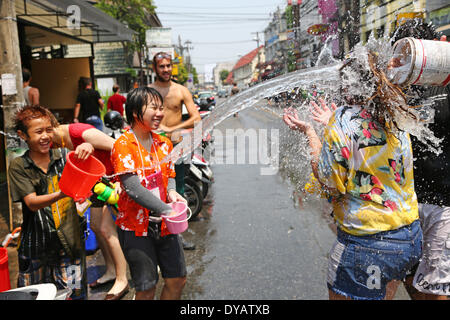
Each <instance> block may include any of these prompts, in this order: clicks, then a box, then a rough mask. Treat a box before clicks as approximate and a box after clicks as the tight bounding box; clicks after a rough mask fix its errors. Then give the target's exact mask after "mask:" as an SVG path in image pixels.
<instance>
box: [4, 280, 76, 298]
mask: <svg viewBox="0 0 450 320" xmlns="http://www.w3.org/2000/svg"><path fill="white" fill-rule="evenodd" d="M71 294H72V289H70V288H66V289H61V290H57V288H56V286H55V285H54V284H53V283H41V284H34V285H31V286H26V287H21V288H16V289H11V290H8V291H3V292H0V301H2V300H71V299H70V295H71Z"/></svg>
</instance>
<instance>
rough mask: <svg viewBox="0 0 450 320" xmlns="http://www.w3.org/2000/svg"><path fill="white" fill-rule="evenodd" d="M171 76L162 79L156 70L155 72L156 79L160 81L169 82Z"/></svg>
mask: <svg viewBox="0 0 450 320" xmlns="http://www.w3.org/2000/svg"><path fill="white" fill-rule="evenodd" d="M171 78H172V77H169V79H168V80H166V79H164V78H163V77H161V76H160V75H159V73H158V72H156V79H157V80H158V81H160V82H170V79H171Z"/></svg>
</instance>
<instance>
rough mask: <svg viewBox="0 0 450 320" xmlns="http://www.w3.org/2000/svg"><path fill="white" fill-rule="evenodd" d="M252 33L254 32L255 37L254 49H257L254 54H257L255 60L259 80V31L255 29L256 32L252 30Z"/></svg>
mask: <svg viewBox="0 0 450 320" xmlns="http://www.w3.org/2000/svg"><path fill="white" fill-rule="evenodd" d="M252 34H256V38H255V39H253V40H254V41H256V49H257V51H256V55H257V56H258V62H257V68H258V80H259V76H260V74H261V72H260V71H261V70H259V68H260V65H259V64H260V63H261V59H260V57H259V32H258V31H257V32H252Z"/></svg>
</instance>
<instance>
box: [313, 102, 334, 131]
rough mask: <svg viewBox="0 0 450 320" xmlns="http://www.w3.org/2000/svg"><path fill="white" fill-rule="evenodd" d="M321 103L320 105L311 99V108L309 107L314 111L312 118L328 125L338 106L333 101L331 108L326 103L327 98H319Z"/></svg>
mask: <svg viewBox="0 0 450 320" xmlns="http://www.w3.org/2000/svg"><path fill="white" fill-rule="evenodd" d="M319 103H320V106H319V105H317V103H315V102H314V101H311V103H310V105H311V108H310V109H309V111H310V112H311V113H312V115H313V117H312V118H313V120H314V121H316V122H318V123H320V124H322V125H324V126H326V125H327V124H328V121H329V120H330V118H331V116H332V114H333V112H334V111H335V110H336V109H337V106H336V104H334V103H332V104H331V105H330V108H329V107H328V106H327V105H326V103H325V100H323V99H322V98H319Z"/></svg>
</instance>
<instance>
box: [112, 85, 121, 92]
mask: <svg viewBox="0 0 450 320" xmlns="http://www.w3.org/2000/svg"><path fill="white" fill-rule="evenodd" d="M119 89H120V87H119V85H118V84H115V85H113V92H114V93H116V92H117V91H119Z"/></svg>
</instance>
